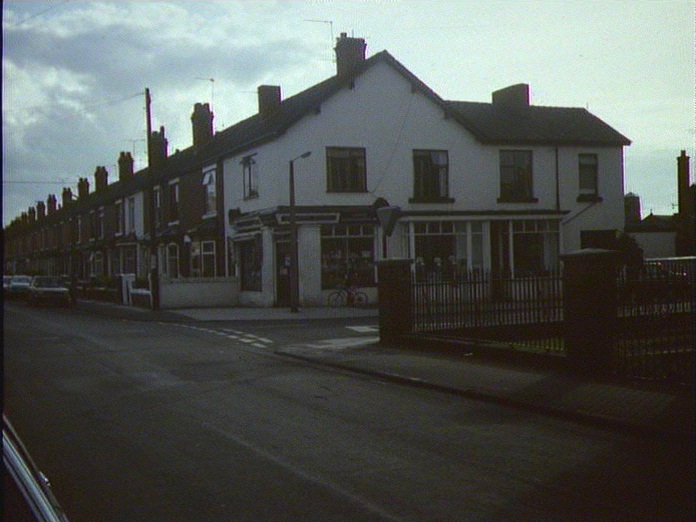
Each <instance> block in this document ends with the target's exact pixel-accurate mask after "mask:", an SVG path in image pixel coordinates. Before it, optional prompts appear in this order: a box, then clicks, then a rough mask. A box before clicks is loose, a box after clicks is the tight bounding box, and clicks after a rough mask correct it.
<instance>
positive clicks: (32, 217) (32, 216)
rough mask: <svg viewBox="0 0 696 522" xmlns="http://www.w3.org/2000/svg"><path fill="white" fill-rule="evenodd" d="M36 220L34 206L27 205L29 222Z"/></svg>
mask: <svg viewBox="0 0 696 522" xmlns="http://www.w3.org/2000/svg"><path fill="white" fill-rule="evenodd" d="M34 221H36V209H35V208H34V207H29V223H33V222H34Z"/></svg>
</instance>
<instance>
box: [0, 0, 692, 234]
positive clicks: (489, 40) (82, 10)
mask: <svg viewBox="0 0 696 522" xmlns="http://www.w3.org/2000/svg"><path fill="white" fill-rule="evenodd" d="M2 14H3V19H2V24H3V28H2V31H3V55H2V138H3V140H2V149H3V150H2V152H3V157H2V176H3V177H2V196H3V197H2V203H3V226H6V225H8V224H9V223H10V222H11V221H12V220H13V219H14V218H15V217H17V216H19V215H20V214H21V213H22V212H24V211H26V210H27V209H28V208H29V207H30V206H34V205H35V204H36V202H37V201H39V200H43V201H45V200H46V198H47V196H48V195H49V194H55V195H56V196H57V198H58V201H59V202H60V201H61V197H60V194H61V192H62V189H63V187H70V188H71V189H72V191H73V193H76V192H77V181H78V179H79V178H81V177H87V178H88V179H89V180H90V183H91V184H92V185H93V184H94V178H93V174H94V170H95V168H96V167H97V166H101V165H103V166H106V168H107V170H108V171H109V181H110V182H113V181H115V180H116V179H117V178H118V171H117V166H116V165H117V158H118V156H119V153H120V152H121V151H130V152H131V153H132V154H133V157H134V158H135V167H136V169H141V168H144V167H145V166H146V150H145V134H146V131H145V129H146V117H145V89H146V88H148V89H150V92H151V96H152V121H153V129H158V128H159V127H160V126H164V127H165V129H166V136H167V138H168V140H169V151H170V153H173V152H174V151H175V149H185V148H187V147H189V146H190V145H191V143H192V136H191V120H190V117H191V113H192V111H193V106H194V104H195V103H197V102H203V103H206V102H207V103H210V104H211V105H212V109H213V112H214V114H215V120H214V126H215V129H216V130H217V131H219V130H222V129H224V128H226V127H229V126H231V125H233V124H235V123H237V122H238V121H240V120H242V119H244V118H247V117H249V116H251V115H253V114H255V113H256V112H257V108H258V103H257V95H256V88H257V87H258V86H259V85H263V84H271V85H280V86H281V89H282V95H283V97H284V98H285V97H289V96H292V95H293V94H296V93H298V92H301V91H303V90H304V89H306V88H308V87H311V86H312V85H314V84H316V83H318V82H320V81H322V80H324V79H326V78H328V77H330V76H332V75H334V74H335V63H334V61H333V58H334V52H333V47H334V45H335V39H336V38H337V37H338V36H339V34H340V33H342V32H345V33H348V35H349V36H355V37H361V38H365V40H366V42H367V56H368V57H369V56H372V55H373V54H376V53H378V52H380V51H382V50H385V49H386V50H387V51H388V52H389V53H390V54H391V55H392V56H394V57H395V58H396V59H397V60H398V61H400V62H401V63H402V64H403V65H404V66H405V67H406V68H407V69H409V70H410V71H411V72H412V73H414V74H415V75H416V76H417V77H418V78H420V79H421V80H422V81H423V82H425V83H426V84H427V85H428V86H429V87H430V88H432V89H433V90H434V91H435V92H436V93H438V94H439V95H440V96H441V97H442V98H444V99H445V100H461V101H478V102H490V99H491V93H492V92H493V91H495V90H497V89H500V88H503V87H507V86H508V85H513V84H517V83H528V84H529V85H530V87H531V97H532V103H533V104H534V105H547V106H558V107H585V108H587V109H588V110H589V111H590V112H592V113H593V114H595V115H596V116H598V117H599V118H601V119H602V120H604V121H605V122H607V123H608V124H609V125H611V126H612V127H614V128H615V129H616V130H618V131H619V132H621V133H622V134H623V135H625V136H627V137H628V138H629V139H630V140H631V141H632V144H631V145H630V146H628V147H626V149H625V191H626V192H633V193H635V194H638V195H639V196H640V197H641V203H642V210H643V215H647V214H648V213H650V212H651V211H652V212H654V213H656V214H672V213H673V212H675V209H674V207H673V206H672V205H673V204H675V203H676V201H677V188H676V170H677V162H676V158H677V156H679V154H680V151H681V150H686V152H687V154H688V155H689V156H690V157H691V158H692V161H691V163H692V165H691V171H692V174H691V180H692V182H693V180H694V175H693V170H694V163H696V158H694V148H695V140H696V139H695V135H696V131H695V129H694V128H695V127H696V94H695V92H696V91H695V90H696V71H695V53H694V48H695V45H694V43H695V34H696V25H695V23H696V2H694V1H685V0H674V1H668V0H627V1H622V0H580V1H575V0H506V1H496V0H488V1H485V2H484V1H481V0H477V1H473V0H472V1H469V0H457V1H442V0H439V1H425V0H422V1H416V0H401V1H399V0H351V1H328V0H311V1H309V0H307V1H302V0H297V1H293V0H284V1H277V2H274V1H264V0H242V1H188V2H187V1H162V2H155V1H133V2H130V1H119V2H108V1H107V2H90V1H80V0H68V1H60V0H53V1H26V0H24V1H4V2H3V13H2Z"/></svg>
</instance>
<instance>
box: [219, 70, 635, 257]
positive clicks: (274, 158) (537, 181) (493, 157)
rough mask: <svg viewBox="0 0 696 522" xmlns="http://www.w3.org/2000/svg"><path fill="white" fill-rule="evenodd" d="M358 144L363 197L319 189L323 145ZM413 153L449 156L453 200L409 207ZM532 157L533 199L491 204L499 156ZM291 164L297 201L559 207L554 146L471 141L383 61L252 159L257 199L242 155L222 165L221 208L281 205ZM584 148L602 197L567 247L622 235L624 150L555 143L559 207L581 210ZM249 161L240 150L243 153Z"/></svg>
mask: <svg viewBox="0 0 696 522" xmlns="http://www.w3.org/2000/svg"><path fill="white" fill-rule="evenodd" d="M329 146H345V147H365V149H366V162H367V185H368V192H367V193H329V192H327V191H326V147H329ZM413 149H442V150H448V151H449V163H450V172H449V182H450V183H449V185H450V196H451V197H453V198H455V202H454V203H438V204H432V203H429V204H419V203H409V202H408V199H409V198H410V197H412V196H413V156H412V150H413ZM501 149H525V150H532V151H533V162H534V167H533V168H534V195H535V197H537V198H538V200H539V201H538V203H523V204H520V203H498V202H497V199H498V197H499V186H500V175H499V151H500V150H501ZM308 150H309V151H311V152H312V155H311V156H310V157H309V158H306V159H299V160H296V161H295V191H296V203H297V205H369V204H371V203H372V202H373V201H374V200H375V199H376V198H377V197H380V196H381V197H384V198H386V199H387V200H388V201H389V202H390V203H391V204H393V205H400V206H401V207H402V209H404V210H428V209H437V210H481V211H487V210H553V209H555V208H556V149H555V147H553V146H534V147H528V146H498V145H495V146H494V145H482V144H480V143H478V142H477V141H476V140H475V139H474V138H473V137H472V136H471V135H470V134H469V133H468V132H467V131H466V130H464V129H463V128H462V127H461V126H460V125H459V124H457V123H455V122H454V121H452V120H451V119H445V118H444V114H443V112H442V110H440V108H438V107H437V106H436V105H435V104H433V103H432V102H430V100H428V99H427V98H426V97H425V96H424V95H422V94H419V93H413V92H412V91H411V86H410V85H409V84H408V82H407V81H406V80H405V79H404V78H403V77H402V76H401V75H399V74H398V73H397V72H396V71H394V70H393V69H392V68H391V67H389V66H388V65H386V64H381V63H380V64H377V65H375V66H374V67H373V68H371V69H370V70H368V71H367V72H366V73H365V74H364V75H362V76H360V77H359V78H358V79H357V80H356V82H355V88H354V89H348V88H345V89H342V90H341V91H339V92H338V93H337V94H336V95H334V96H333V97H331V98H330V99H329V100H327V101H326V102H325V103H323V104H322V106H321V113H320V114H317V115H315V114H311V115H308V116H306V117H305V118H304V119H303V120H301V121H300V122H298V123H297V124H296V125H295V126H294V127H292V128H291V129H290V130H289V131H288V132H287V134H285V135H284V136H282V137H281V138H279V139H278V140H276V141H274V142H272V143H269V144H266V145H263V146H261V147H259V148H258V149H256V150H254V151H250V152H249V153H256V154H257V155H256V158H255V159H256V161H257V164H258V168H259V197H258V198H255V199H250V200H246V201H245V200H244V199H243V197H242V194H243V185H242V167H241V165H240V162H241V159H242V156H238V157H234V158H230V159H228V160H227V161H225V165H224V172H225V174H224V175H225V202H226V204H227V205H228V206H229V208H236V207H239V208H240V210H241V211H242V212H248V211H252V210H258V209H263V208H272V207H275V206H277V205H287V204H288V170H289V166H288V163H289V160H290V159H291V158H293V157H296V156H298V155H299V154H302V153H303V152H305V151H308ZM583 152H591V153H595V154H597V155H598V158H599V170H600V172H599V178H600V182H599V183H600V196H601V197H602V198H603V199H604V201H603V202H602V203H599V204H596V205H593V207H592V208H591V209H590V210H587V211H585V212H584V213H583V215H582V216H580V217H577V218H574V219H572V220H571V221H570V223H569V226H568V227H567V230H565V231H564V244H565V245H566V247H567V248H569V249H574V248H576V246H579V230H580V229H612V228H615V229H617V230H620V229H623V153H622V149H621V147H615V148H602V147H582V148H580V147H560V148H559V150H558V156H559V161H558V165H559V167H558V171H559V172H558V174H559V175H558V179H559V182H560V196H561V209H563V210H569V211H570V213H569V214H568V215H567V216H566V218H565V219H566V220H567V219H569V218H571V217H573V216H574V215H575V214H577V213H579V212H580V211H582V210H583V208H584V207H586V206H587V203H578V202H577V201H576V198H577V196H578V193H579V191H578V154H579V153H583ZM245 155H246V154H245Z"/></svg>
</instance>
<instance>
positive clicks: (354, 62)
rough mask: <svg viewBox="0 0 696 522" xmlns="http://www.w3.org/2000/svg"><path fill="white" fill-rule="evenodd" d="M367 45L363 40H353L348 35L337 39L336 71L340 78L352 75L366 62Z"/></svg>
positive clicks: (342, 35)
mask: <svg viewBox="0 0 696 522" xmlns="http://www.w3.org/2000/svg"><path fill="white" fill-rule="evenodd" d="M366 48H367V44H366V43H365V40H364V39H363V38H352V37H349V36H348V34H347V33H341V36H340V37H339V38H336V47H335V48H334V50H335V51H336V71H337V74H338V75H339V76H342V75H344V74H350V73H351V72H353V71H354V70H355V68H356V67H358V66H359V65H360V64H361V63H362V62H364V61H365V49H366Z"/></svg>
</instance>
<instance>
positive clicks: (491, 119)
mask: <svg viewBox="0 0 696 522" xmlns="http://www.w3.org/2000/svg"><path fill="white" fill-rule="evenodd" d="M365 47H366V46H365V42H364V40H363V39H360V38H351V37H347V36H346V34H345V33H344V34H341V36H340V38H338V39H337V45H336V58H337V74H336V75H335V76H332V77H330V78H328V79H327V80H325V81H323V82H321V83H319V84H317V85H315V86H313V87H310V88H308V89H307V90H305V91H303V92H301V93H299V94H297V95H295V96H292V97H290V98H287V99H285V100H283V99H282V98H281V91H280V87H277V86H261V87H259V113H258V114H256V115H254V116H252V117H251V118H249V119H247V120H244V121H242V122H240V123H238V124H236V125H234V126H232V127H230V128H228V129H226V130H224V131H221V132H222V133H227V134H228V143H230V142H233V143H235V144H236V145H235V146H234V147H233V148H232V149H228V150H227V151H226V152H225V155H224V157H222V158H221V160H220V162H219V165H221V172H222V175H223V187H224V201H225V214H226V220H225V233H226V236H227V246H228V252H227V255H228V259H229V262H230V264H229V266H230V270H231V271H232V272H233V274H234V275H236V276H237V277H238V278H239V283H240V294H239V304H240V305H255V306H285V305H287V303H288V299H289V277H288V276H289V265H290V259H291V257H290V241H289V239H290V227H289V222H290V204H289V202H290V183H289V177H290V175H289V172H290V169H291V168H292V169H293V174H294V192H295V194H294V196H295V216H296V223H297V230H298V251H299V256H298V269H299V287H300V288H299V294H300V305H303V306H321V305H325V304H326V299H327V296H328V293H329V292H330V291H331V290H332V289H334V288H336V287H337V286H341V285H343V284H345V282H346V277H348V281H349V282H350V283H351V284H352V285H355V286H357V287H359V288H360V290H362V291H363V292H365V293H366V294H368V296H369V297H370V299H372V300H375V299H376V261H378V260H380V259H384V258H385V257H386V258H410V259H413V260H414V261H415V262H414V270H415V269H416V268H417V269H418V270H419V271H421V272H422V273H423V274H426V275H427V276H433V277H435V276H438V275H439V274H441V273H443V272H446V271H447V270H455V269H457V270H462V269H464V270H487V271H503V272H505V273H507V274H510V275H512V276H513V277H524V276H525V275H529V274H535V273H544V272H545V271H547V270H550V269H552V268H554V267H555V266H557V265H558V262H559V255H560V254H562V253H564V252H568V251H572V250H575V249H579V248H581V247H587V246H601V245H602V244H606V242H607V241H610V240H611V239H612V238H614V237H615V236H616V234H617V232H618V231H621V230H623V228H624V200H623V196H624V188H623V187H624V179H623V172H624V163H623V147H624V146H627V145H629V144H630V141H629V140H628V139H627V138H626V137H624V136H623V135H621V134H620V133H619V132H617V131H616V130H614V129H613V128H611V127H610V126H609V125H607V124H606V123H604V122H603V121H602V120H600V119H599V118H597V117H596V116H593V115H592V114H590V113H589V112H588V111H587V110H585V109H581V108H561V107H541V106H534V105H532V104H531V103H530V95H529V86H528V85H526V84H518V85H513V86H511V87H507V88H504V89H501V90H499V91H496V92H494V93H493V95H492V100H491V102H490V103H479V102H460V101H445V100H443V99H442V98H440V97H439V96H438V95H437V94H436V93H435V92H433V91H432V90H431V89H430V88H429V87H428V86H427V85H425V84H424V83H423V82H422V81H421V80H419V79H418V78H417V77H416V76H415V75H414V74H412V73H411V72H410V71H408V70H407V69H406V68H405V67H404V66H403V65H401V64H400V63H399V62H398V61H397V60H396V59H394V58H393V57H392V56H391V55H390V54H389V53H388V52H386V51H382V52H380V53H378V54H375V55H373V56H371V57H370V58H366V57H365ZM462 81H464V79H462ZM307 153H309V155H307ZM291 161H292V167H291ZM219 171H220V170H219ZM385 204H388V205H389V206H390V207H397V208H398V220H397V222H396V225H395V227H394V230H393V233H392V234H391V235H389V236H388V237H385V236H386V235H385V233H384V230H383V229H382V227H381V225H380V221H379V220H378V219H377V214H376V212H375V208H376V207H379V206H380V205H385ZM347 274H349V275H348V276H347Z"/></svg>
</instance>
